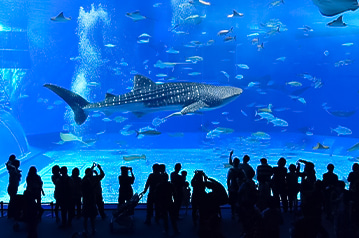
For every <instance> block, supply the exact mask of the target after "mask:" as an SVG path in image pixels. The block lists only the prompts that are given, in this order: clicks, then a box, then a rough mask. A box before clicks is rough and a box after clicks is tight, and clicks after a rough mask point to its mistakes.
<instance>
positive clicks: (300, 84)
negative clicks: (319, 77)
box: [285, 81, 302, 87]
mask: <svg viewBox="0 0 359 238" xmlns="http://www.w3.org/2000/svg"><path fill="white" fill-rule="evenodd" d="M285 84H287V85H290V86H292V87H301V86H302V83H300V82H297V81H291V82H286V83H285Z"/></svg>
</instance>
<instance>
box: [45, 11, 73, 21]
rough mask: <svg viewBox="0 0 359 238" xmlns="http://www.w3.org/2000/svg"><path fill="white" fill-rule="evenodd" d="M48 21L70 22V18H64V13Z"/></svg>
mask: <svg viewBox="0 0 359 238" xmlns="http://www.w3.org/2000/svg"><path fill="white" fill-rule="evenodd" d="M50 19H51V21H57V22H66V21H70V20H71V17H65V16H64V13H63V12H60V14H59V15H57V16H56V17H51V18H50Z"/></svg>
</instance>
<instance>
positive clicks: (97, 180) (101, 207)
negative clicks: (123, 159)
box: [91, 163, 106, 219]
mask: <svg viewBox="0 0 359 238" xmlns="http://www.w3.org/2000/svg"><path fill="white" fill-rule="evenodd" d="M95 167H97V168H98V169H99V171H100V174H98V173H97V171H96V170H95ZM91 169H92V171H93V173H94V174H95V175H94V176H93V178H92V179H93V182H94V184H95V195H96V206H97V209H98V212H99V213H100V216H101V218H102V219H105V218H106V214H105V203H104V201H103V197H102V187H101V180H102V179H103V178H104V177H105V173H104V172H103V170H102V167H101V165H99V164H96V163H94V164H93V165H92V168H91Z"/></svg>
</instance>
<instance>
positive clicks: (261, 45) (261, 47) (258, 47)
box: [257, 42, 264, 51]
mask: <svg viewBox="0 0 359 238" xmlns="http://www.w3.org/2000/svg"><path fill="white" fill-rule="evenodd" d="M262 49H264V43H263V42H262V44H259V43H258V44H257V50H258V51H261V50H262Z"/></svg>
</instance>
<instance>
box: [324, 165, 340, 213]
mask: <svg viewBox="0 0 359 238" xmlns="http://www.w3.org/2000/svg"><path fill="white" fill-rule="evenodd" d="M327 170H328V172H326V173H324V174H323V188H324V191H323V193H324V211H325V213H326V216H327V218H328V219H332V218H333V214H332V212H333V211H332V204H333V201H332V193H333V191H334V188H335V186H336V184H337V183H338V175H336V174H335V173H334V165H333V164H328V165H327Z"/></svg>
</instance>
